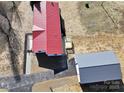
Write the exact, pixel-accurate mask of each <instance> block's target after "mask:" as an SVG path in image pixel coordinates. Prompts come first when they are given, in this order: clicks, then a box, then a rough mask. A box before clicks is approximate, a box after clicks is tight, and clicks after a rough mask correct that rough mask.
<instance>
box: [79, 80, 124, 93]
mask: <svg viewBox="0 0 124 93" xmlns="http://www.w3.org/2000/svg"><path fill="white" fill-rule="evenodd" d="M80 86H81V88H82V90H83V91H84V92H123V91H124V84H123V82H122V80H113V81H107V82H98V83H89V84H80Z"/></svg>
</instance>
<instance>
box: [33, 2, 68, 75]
mask: <svg viewBox="0 0 124 93" xmlns="http://www.w3.org/2000/svg"><path fill="white" fill-rule="evenodd" d="M33 10H34V17H33V47H32V51H33V53H35V54H36V56H37V59H38V62H39V66H41V67H45V68H49V69H53V70H54V71H55V73H58V72H59V71H61V70H64V69H66V68H67V62H66V61H67V60H66V59H67V58H66V54H65V48H64V40H63V37H62V36H63V35H62V33H61V22H60V14H59V13H60V12H59V5H58V2H49V1H46V2H45V1H41V2H37V3H35V4H34V9H33Z"/></svg>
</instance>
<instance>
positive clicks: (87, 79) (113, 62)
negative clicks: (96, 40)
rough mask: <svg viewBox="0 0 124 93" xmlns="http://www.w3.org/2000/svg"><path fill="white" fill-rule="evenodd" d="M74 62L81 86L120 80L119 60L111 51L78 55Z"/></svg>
mask: <svg viewBox="0 0 124 93" xmlns="http://www.w3.org/2000/svg"><path fill="white" fill-rule="evenodd" d="M75 62H76V69H77V75H78V80H79V82H80V83H81V84H87V83H95V82H102V81H108V80H121V78H122V76H121V70H120V63H119V60H118V59H117V57H116V55H115V53H114V52H113V51H105V52H97V53H87V54H78V55H76V56H75Z"/></svg>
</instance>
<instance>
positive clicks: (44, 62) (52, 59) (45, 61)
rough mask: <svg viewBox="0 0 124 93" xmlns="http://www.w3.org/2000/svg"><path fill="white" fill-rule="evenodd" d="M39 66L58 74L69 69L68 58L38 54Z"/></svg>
mask: <svg viewBox="0 0 124 93" xmlns="http://www.w3.org/2000/svg"><path fill="white" fill-rule="evenodd" d="M36 57H37V60H38V64H39V66H40V67H43V68H47V69H52V70H54V73H55V74H57V73H59V72H61V71H64V70H66V69H68V66H67V56H66V55H61V56H48V55H46V54H45V53H36Z"/></svg>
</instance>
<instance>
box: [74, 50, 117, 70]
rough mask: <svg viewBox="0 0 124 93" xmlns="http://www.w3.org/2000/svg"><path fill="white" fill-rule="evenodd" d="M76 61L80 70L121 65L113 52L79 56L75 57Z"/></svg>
mask: <svg viewBox="0 0 124 93" xmlns="http://www.w3.org/2000/svg"><path fill="white" fill-rule="evenodd" d="M75 61H76V63H78V66H79V68H82V67H92V66H102V65H110V64H119V60H118V59H117V57H116V55H115V53H114V52H113V51H104V52H97V53H86V54H78V55H76V56H75Z"/></svg>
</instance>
